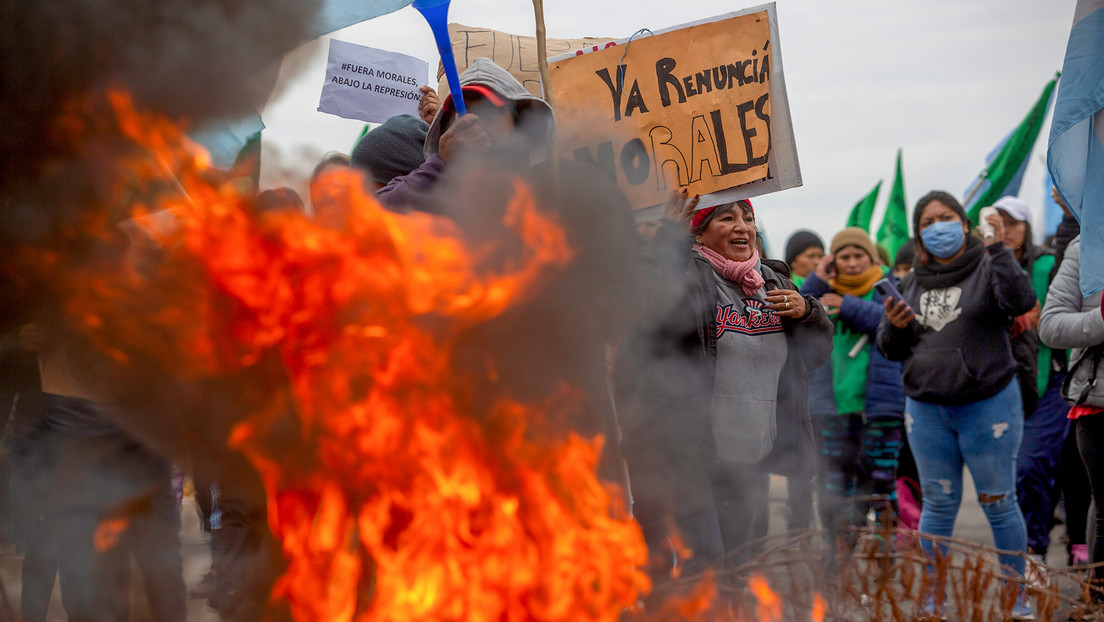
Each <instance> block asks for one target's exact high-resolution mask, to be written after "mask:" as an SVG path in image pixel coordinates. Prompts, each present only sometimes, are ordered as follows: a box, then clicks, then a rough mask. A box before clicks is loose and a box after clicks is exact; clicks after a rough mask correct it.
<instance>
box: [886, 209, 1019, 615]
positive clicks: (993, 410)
mask: <svg viewBox="0 0 1104 622" xmlns="http://www.w3.org/2000/svg"><path fill="white" fill-rule="evenodd" d="M912 219H913V227H914V230H915V231H916V232H917V233H918V242H917V249H916V251H917V259H916V267H915V269H914V270H913V272H912V273H911V274H908V275H906V276H905V278H904V279H903V280H902V281H901V287H900V290H901V294H902V295H903V296H904V300H903V301H899V300H892V299H888V300H886V303H885V308H886V317H885V319H883V320H882V323H881V326H879V327H878V339H877V344H878V348H879V349H880V350H881V351H882V352H883V353H884V354H885V356H886V358H888V359H890V360H897V361H903V362H904V388H905V396H906V397H907V399H906V405H905V412H906V413H908V415H906V420H905V430H906V433H907V434H908V440H909V444H910V445H911V446H912V451H913V454H914V455H915V457H916V466H917V468H918V469H919V472H920V485H921V488H922V490H923V495H924V505H923V510H922V512H921V515H920V532H921V534H933V535H937V536H947V537H949V536H950V535H951V533H952V530H953V529H954V521H955V516H956V515H957V514H958V508H959V505H960V503H961V501H962V467H963V463H965V464H966V465H967V466H969V467H970V473H971V474H972V475H973V477H974V483H975V485H976V487H977V491H978V501H979V502H980V503H981V507H982V510H984V511H985V515H986V517H987V518H988V519H989V526H990V528H991V529H992V530H993V539H994V541H995V543H996V546H997V548H998V549H1001V550H1002V551H1006V552H1007V553H1003V554H1001V555H1000V556H999V557H1000V563H1001V566H1002V567H1003V568H1004V569H1005V570H1006V571H1007V572H1010V573H1012V574H1014V575H1017V576H1022V575H1023V571H1024V559H1023V557H1021V556H1017V555H1015V553H1017V552H1019V553H1022V552H1023V551H1025V549H1026V546H1027V530H1026V527H1025V525H1024V518H1023V514H1022V513H1021V512H1020V507H1019V505H1018V504H1017V502H1016V454H1017V452H1018V451H1019V447H1020V440H1021V436H1022V434H1023V403H1022V402H1021V400H1020V387H1019V384H1018V383H1017V381H1016V378H1015V372H1016V364H1015V361H1014V360H1013V357H1012V347H1011V344H1010V341H1009V333H1010V329H1011V326H1012V321H1013V318H1015V317H1016V316H1019V315H1022V314H1024V313H1026V312H1028V311H1030V310H1031V309H1032V308H1033V307H1034V306H1035V292H1034V290H1033V289H1032V287H1031V279H1030V278H1029V277H1028V275H1027V273H1025V272H1024V271H1023V269H1021V268H1020V266H1019V264H1018V263H1017V262H1016V258H1015V257H1014V256H1013V255H1012V251H1010V250H1008V249H1007V248H1005V246H1004V244H1003V240H1004V224H1003V222H1002V221H1001V218H1000V216H998V215H996V214H994V215H991V216H989V218H988V219H987V221H988V223H989V224H991V225H992V226H993V229H994V232H993V234H992V235H991V236H990V237H989V239H988V240H987V241H986V242H982V240H981V238H979V237H975V236H972V235H968V234H969V232H970V221H969V219H968V218H967V216H966V212H965V211H964V210H963V209H962V206H961V205H960V204H959V203H958V201H956V200H955V198H954V197H952V196H951V195H949V194H947V193H946V192H939V191H934V192H929V193H928V194H926V195H924V197H922V198H921V199H920V201H919V202H918V203H917V204H916V210H915V211H914V212H913V217H912ZM921 543H922V544H923V546H924V549H925V550H926V551H928V552H929V553H931V552H932V549H933V546H932V541H931V540H930V539H926V538H921ZM941 552H945V551H943V549H942V547H941ZM945 578H946V577H936V579H937V581H936V586H937V588H938V589H937V590H936V593H935V594H933V595H932V599H931V600H930V601H929V602H928V603H926V606H927V607H928V608H929V609H931V613H935V614H938V613H939V612H940V610H941V608H942V606H943V598H942V594H943V591H942V589H941V588H940V586H942V585H943V581H944V580H945ZM1010 585H1011V584H1010ZM1010 614H1011V617H1012V619H1030V618H1029V616H1031V609H1030V608H1029V607H1028V606H1027V605H1026V602H1025V601H1024V599H1023V598H1020V599H1017V600H1016V604H1015V608H1014V609H1013V611H1011V612H1010Z"/></svg>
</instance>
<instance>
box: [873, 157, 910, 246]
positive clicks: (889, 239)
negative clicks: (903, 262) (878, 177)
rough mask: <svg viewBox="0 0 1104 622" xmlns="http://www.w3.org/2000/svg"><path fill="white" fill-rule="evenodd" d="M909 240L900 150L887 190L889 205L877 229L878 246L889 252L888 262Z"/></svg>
mask: <svg viewBox="0 0 1104 622" xmlns="http://www.w3.org/2000/svg"><path fill="white" fill-rule="evenodd" d="M908 239H909V225H908V206H907V205H906V204H905V177H904V175H902V174H901V150H900V149H898V150H897V174H896V176H895V177H894V178H893V187H892V188H890V189H889V205H887V206H886V213H885V217H884V218H883V219H882V226H880V227H878V244H881V245H882V246H884V247H885V249H886V250H887V251H889V260H890V261H891V262H892V261H893V258H894V257H896V256H897V251H898V250H900V248H901V247H902V246H904V244H905V242H907V241H908Z"/></svg>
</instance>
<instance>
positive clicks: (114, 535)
mask: <svg viewBox="0 0 1104 622" xmlns="http://www.w3.org/2000/svg"><path fill="white" fill-rule="evenodd" d="M129 527H130V518H128V517H126V516H118V517H108V518H105V519H103V520H101V521H100V523H99V524H98V525H96V531H95V533H93V534H92V546H94V547H95V549H96V552H97V553H106V552H107V551H110V550H111V549H113V548H115V547H116V546H117V545H118V544H119V538H121V537H122V536H123V532H125V531H126V530H127V528H129Z"/></svg>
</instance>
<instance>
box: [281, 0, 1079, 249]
mask: <svg viewBox="0 0 1104 622" xmlns="http://www.w3.org/2000/svg"><path fill="white" fill-rule="evenodd" d="M1074 4H1075V0H1048V1H1047V2H1038V1H1037V0H969V1H966V2H963V1H962V0H923V1H920V0H899V1H897V2H875V1H864V0H837V1H835V2H825V1H824V0H778V2H777V10H778V21H779V38H780V41H778V42H777V44H776V46H775V47H774V50H775V52H776V53H777V52H778V51H779V49H780V51H781V55H782V60H783V67H784V72H785V78H786V86H787V92H788V95H789V102H790V114H791V117H792V119H793V126H794V136H795V140H796V143H797V152H798V158H799V161H800V164H801V173H802V177H803V180H804V185H803V186H802V187H800V188H794V189H790V190H784V191H782V192H779V193H775V194H772V195H767V196H764V197H761V198H759V199H757V200H755V205H756V212H757V214H758V216H759V220H760V226H761V227H762V228H764V229H765V230H766V235H767V240H768V243H769V245H770V247H771V250H772V252H773V254H775V255H780V254H781V253H782V248H783V245H784V244H785V241H786V238H787V237H788V236H789V235H790V233H792V232H793V231H794V230H796V229H798V228H809V229H812V230H813V231H816V232H817V233H818V234H820V235H821V236H822V237H823V238H825V242H827V241H828V239H829V238H830V237H831V236H832V235H833V234H834V233H835V232H837V231H838V230H839V229H840V228H842V226H843V223H844V221H845V219H846V217H847V214H848V212H849V210H850V209H851V207H852V206H853V205H854V204H855V202H856V201H858V200H859V198H860V197H862V196H863V195H864V194H866V193H867V192H869V191H870V189H871V188H872V187H873V186H874V184H875V183H876V182H877V181H878V180H879V179H883V180H884V181H885V183H884V184H883V189H882V196H881V197H880V199H879V204H878V211H877V212H876V213H875V216H874V227H875V230H876V227H877V225H878V224H879V222H880V220H881V211H882V209H883V206H884V203H885V200H886V198H887V195H888V192H889V185H890V184H891V183H892V180H893V165H894V156H895V153H896V150H897V148H898V147H902V148H903V149H904V175H905V192H906V198H907V200H908V202H909V206H910V213H911V206H912V205H913V204H914V203H915V201H916V200H917V199H918V198H919V197H920V196H921V195H923V194H924V193H925V192H927V191H928V190H933V189H942V190H947V191H949V192H951V193H952V194H954V195H955V196H957V197H959V198H960V199H961V197H962V195H963V193H964V191H965V189H966V187H967V186H968V185H969V184H970V183H971V181H972V180H973V179H974V177H975V176H976V175H977V173H978V172H979V171H980V170H981V168H982V166H983V164H984V158H985V155H986V154H988V153H989V152H990V151H991V150H992V149H993V147H995V146H996V144H997V143H998V142H999V141H1000V140H1001V139H1002V138H1003V137H1004V136H1005V134H1007V133H1008V132H1009V131H1010V130H1011V129H1012V128H1013V127H1015V126H1016V125H1017V124H1018V123H1019V122H1020V120H1022V118H1023V117H1024V115H1025V114H1026V113H1027V111H1028V109H1029V108H1030V107H1031V105H1032V104H1033V103H1034V101H1035V100H1036V98H1038V96H1039V94H1040V92H1041V91H1042V88H1043V85H1044V84H1045V83H1046V81H1047V80H1049V79H1050V78H1051V77H1052V76H1053V75H1054V72H1055V71H1057V70H1058V69H1060V68H1061V65H1062V58H1063V55H1064V53H1065V47H1066V40H1067V37H1068V36H1069V29H1070V25H1071V22H1072V19H1073V9H1074ZM747 6H755V4H754V3H748V4H733V3H731V2H720V1H716V0H693V1H692V2H685V1H684V2H671V1H670V0H638V1H637V2H627V1H624V0H603V1H600V2H599V1H596V0H585V1H584V0H546V2H545V18H546V21H547V25H548V36H550V37H557V38H568V37H572V38H573V37H583V36H602V37H614V38H623V37H627V36H629V35H631V34H632V33H633V32H635V31H636V30H638V29H640V28H644V27H647V28H651V29H653V30H654V29H658V28H664V27H668V26H672V25H675V24H680V23H684V22H689V21H693V20H697V19H701V18H705V17H711V16H714V15H720V14H723V13H728V12H731V11H734V10H737V9H741V8H745V7H747ZM449 19H450V21H453V22H459V23H462V24H466V25H469V26H485V27H490V28H495V29H498V30H504V31H508V32H512V33H515V34H521V35H529V36H532V35H533V33H534V22H533V7H532V3H531V2H529V1H528V0H510V1H509V2H507V1H504V0H498V1H492V0H453V1H452V7H451V9H450V13H449ZM332 36H333V37H334V38H336V39H339V40H342V41H350V42H353V43H358V44H361V45H367V46H371V47H377V48H383V49H387V50H392V51H396V52H403V53H406V54H410V55H412V56H417V57H419V58H422V59H425V60H426V61H428V62H429V63H430V65H431V67H433V68H435V67H436V65H437V60H438V57H437V53H436V47H435V46H434V44H433V40H432V36H431V34H430V32H429V27H428V26H427V25H426V23H425V20H424V19H422V17H421V15H420V14H418V12H417V11H415V10H414V9H413V8H411V7H407V8H405V9H402V10H400V11H398V12H396V13H392V14H390V15H386V16H383V17H380V18H377V19H374V20H370V21H368V22H365V23H363V24H358V25H356V26H352V27H350V28H346V29H344V30H341V31H338V32H336V33H334V34H333V35H332ZM328 40H329V37H323V38H322V39H319V40H317V41H314V42H312V43H310V44H307V45H305V46H303V47H302V48H300V49H299V50H297V51H295V52H294V53H292V54H290V55H288V57H287V58H286V59H285V61H284V65H283V67H282V68H281V78H280V84H279V85H278V87H277V88H278V91H277V93H276V94H275V95H274V96H273V98H272V100H271V101H270V102H269V105H268V107H267V108H266V109H265V111H264V114H263V117H264V121H265V124H266V125H267V129H266V130H265V134H264V144H265V154H264V165H265V171H264V177H263V179H262V186H263V187H270V186H273V185H279V184H288V185H293V186H297V185H299V184H300V183H301V178H302V176H303V175H305V174H309V171H310V169H311V168H312V167H313V164H314V162H315V160H316V159H317V157H318V156H320V155H321V154H322V153H324V152H326V151H331V150H336V151H342V152H346V153H347V152H348V151H350V150H351V148H352V144H353V142H354V141H355V139H356V137H357V135H358V134H359V132H360V130H361V128H362V127H363V123H360V122H358V121H350V120H346V119H341V118H339V117H335V116H332V115H328V114H323V113H320V112H317V111H316V108H317V106H318V99H319V95H320V93H321V89H322V83H323V82H324V79H325V72H326V53H327V50H328ZM1048 123H1049V121H1048ZM1048 127H1049V126H1047V127H1044V128H1043V133H1042V134H1041V135H1040V138H1039V142H1038V143H1037V144H1036V150H1035V153H1034V154H1033V156H1032V160H1031V164H1030V165H1029V167H1028V171H1027V173H1026V176H1025V180H1024V185H1023V188H1022V190H1021V193H1020V196H1021V198H1023V199H1024V200H1025V201H1027V202H1028V204H1029V205H1031V206H1032V208H1033V209H1034V210H1035V211H1036V213H1037V217H1038V220H1037V222H1038V223H1039V226H1037V227H1036V229H1037V230H1038V229H1039V228H1040V227H1041V225H1042V214H1041V201H1042V197H1043V187H1042V184H1043V169H1044V166H1043V164H1042V158H1043V154H1044V153H1045V148H1046V136H1047V132H1048Z"/></svg>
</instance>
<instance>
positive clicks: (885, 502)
mask: <svg viewBox="0 0 1104 622" xmlns="http://www.w3.org/2000/svg"><path fill="white" fill-rule="evenodd" d="M813 423H814V425H815V426H816V428H817V431H818V436H819V439H818V440H819V443H820V453H821V462H820V471H819V473H818V478H819V481H820V489H821V497H820V516H821V521H822V522H823V523H824V526H825V527H826V528H828V529H829V530H830V531H832V532H841V531H845V530H847V529H849V528H851V527H857V526H862V525H865V524H866V513H867V511H868V510H869V509H870V508H871V507H873V508H874V509H875V513H876V515H877V517H878V520H879V521H883V520H887V521H888V520H892V517H893V516H895V515H896V503H897V457H898V454H899V453H900V451H901V444H902V442H903V438H904V427H903V425H902V423H901V421H900V420H899V419H897V418H895V417H874V418H871V419H870V421H864V417H863V415H862V413H851V414H846V415H819V416H816V417H813Z"/></svg>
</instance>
